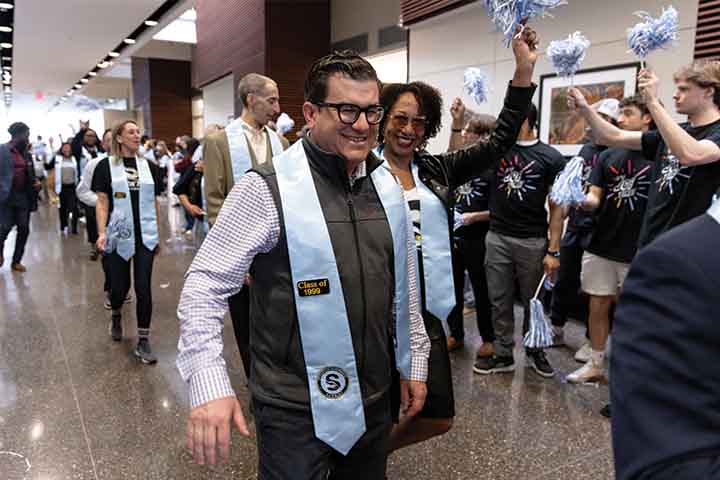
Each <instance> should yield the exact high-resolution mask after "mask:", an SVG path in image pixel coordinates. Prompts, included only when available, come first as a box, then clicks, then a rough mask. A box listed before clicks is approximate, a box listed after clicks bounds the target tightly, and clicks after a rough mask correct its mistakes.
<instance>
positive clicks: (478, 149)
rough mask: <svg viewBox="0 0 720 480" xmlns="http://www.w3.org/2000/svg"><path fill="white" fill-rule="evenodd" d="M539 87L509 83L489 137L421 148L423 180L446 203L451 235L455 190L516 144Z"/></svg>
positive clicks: (418, 160)
mask: <svg viewBox="0 0 720 480" xmlns="http://www.w3.org/2000/svg"><path fill="white" fill-rule="evenodd" d="M535 89H536V85H534V84H533V85H532V86H530V87H514V86H513V85H512V84H510V85H508V89H507V93H506V95H505V103H504V105H503V109H502V111H501V112H500V115H499V116H498V120H497V126H496V127H495V130H494V131H493V133H492V134H491V135H490V136H489V137H488V138H487V139H485V140H481V141H479V142H477V143H475V144H474V145H471V146H469V147H466V148H463V149H461V150H457V151H455V152H447V153H443V154H440V155H432V154H430V153H428V152H419V153H417V154H416V155H415V159H414V162H415V163H416V164H417V166H418V176H419V177H420V181H421V182H423V183H424V184H425V186H427V187H428V188H429V189H430V190H432V191H433V192H434V193H435V195H437V197H438V198H439V199H440V200H441V201H442V202H443V204H444V205H445V210H446V212H447V215H448V228H449V230H450V234H451V235H452V228H453V223H454V222H453V215H454V214H453V208H454V207H455V198H454V196H453V194H452V193H453V191H454V190H455V189H456V188H457V187H459V186H461V185H463V184H465V183H467V182H469V181H470V180H472V179H473V178H476V177H479V176H480V175H481V174H482V173H483V172H484V171H485V170H487V169H488V168H490V167H492V166H493V165H495V163H496V162H498V161H499V160H500V159H502V157H503V155H505V152H507V151H508V150H509V149H510V147H512V146H513V145H514V144H515V141H516V140H517V137H518V134H519V133H520V127H521V126H522V124H523V122H524V121H525V117H526V116H527V111H528V109H529V107H530V102H531V101H532V97H533V94H534V93H535Z"/></svg>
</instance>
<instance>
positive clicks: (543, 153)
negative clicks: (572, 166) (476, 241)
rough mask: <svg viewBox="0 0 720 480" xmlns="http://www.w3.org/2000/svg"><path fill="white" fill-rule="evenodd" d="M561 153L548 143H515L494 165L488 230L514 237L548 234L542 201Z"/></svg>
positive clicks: (559, 164)
mask: <svg viewBox="0 0 720 480" xmlns="http://www.w3.org/2000/svg"><path fill="white" fill-rule="evenodd" d="M564 167H565V159H564V158H563V156H562V155H561V154H560V152H558V151H557V150H555V149H554V148H552V147H551V146H549V145H547V144H545V143H542V142H537V143H535V144H533V145H529V146H527V145H519V144H515V145H514V146H513V147H512V148H511V149H510V150H508V151H507V152H506V153H505V155H504V158H503V159H501V160H500V161H499V162H498V163H497V165H496V168H495V172H494V174H493V176H492V177H491V182H490V191H491V195H490V230H491V231H493V232H495V233H499V234H501V235H507V236H510V237H517V238H533V237H543V238H545V237H547V231H548V212H547V210H546V208H545V202H546V199H547V196H548V193H549V192H550V188H551V187H552V184H553V182H554V181H555V178H556V177H557V175H558V174H559V173H560V172H561V171H562V169H563V168H564Z"/></svg>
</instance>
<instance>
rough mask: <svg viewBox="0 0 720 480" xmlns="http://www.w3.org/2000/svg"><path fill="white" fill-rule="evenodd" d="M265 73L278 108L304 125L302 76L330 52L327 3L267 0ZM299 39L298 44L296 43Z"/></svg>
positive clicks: (303, 79)
mask: <svg viewBox="0 0 720 480" xmlns="http://www.w3.org/2000/svg"><path fill="white" fill-rule="evenodd" d="M266 9H267V15H266V19H265V22H266V51H267V57H266V60H265V74H266V75H267V76H269V77H270V78H272V79H273V80H275V81H276V82H277V84H278V89H279V90H280V107H281V109H282V111H284V112H286V113H287V114H288V115H290V117H291V118H292V119H293V120H295V130H294V131H293V133H292V135H290V137H291V139H293V138H295V135H294V132H295V131H297V130H299V129H300V127H302V126H303V125H304V124H305V119H304V118H303V114H302V104H303V102H304V93H303V92H304V87H305V77H306V76H307V72H308V70H309V68H310V66H311V65H312V63H313V62H314V61H315V60H317V59H318V58H320V57H322V56H323V55H326V54H328V53H329V52H330V2H329V1H327V0H315V1H303V2H298V1H293V0H286V1H282V0H268V3H267V5H266ZM300 39H302V41H299V40H300Z"/></svg>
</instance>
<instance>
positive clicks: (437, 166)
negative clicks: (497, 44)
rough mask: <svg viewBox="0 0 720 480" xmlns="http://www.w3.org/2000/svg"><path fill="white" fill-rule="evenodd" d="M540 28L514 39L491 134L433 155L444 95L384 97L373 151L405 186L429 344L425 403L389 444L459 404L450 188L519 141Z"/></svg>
mask: <svg viewBox="0 0 720 480" xmlns="http://www.w3.org/2000/svg"><path fill="white" fill-rule="evenodd" d="M536 48H537V38H536V34H535V32H534V31H533V30H532V29H531V28H528V27H526V28H525V30H524V33H523V34H522V35H521V36H519V37H518V38H516V39H515V40H514V41H513V51H514V53H515V58H516V70H515V76H514V77H513V80H512V82H511V84H510V86H509V87H508V92H507V96H506V97H505V104H504V107H503V110H502V111H501V112H500V115H499V118H498V124H497V128H496V129H495V130H494V132H493V133H492V134H491V135H490V136H489V137H487V138H486V139H481V140H479V141H478V142H477V143H475V144H473V145H471V146H469V147H467V148H465V149H461V150H458V151H455V152H448V153H445V154H441V155H432V154H430V153H428V152H427V151H426V150H425V146H426V145H427V142H428V140H429V139H431V138H433V137H434V136H435V135H437V133H438V132H439V131H440V127H441V119H442V98H441V96H440V93H439V92H438V90H436V89H435V88H433V87H431V86H429V85H427V84H425V83H422V82H412V83H409V84H390V85H387V86H386V87H385V88H383V91H382V93H381V95H380V103H381V104H382V105H383V107H384V109H385V112H386V114H385V116H384V118H383V119H382V121H381V123H380V130H379V145H378V147H377V148H376V150H375V152H376V154H377V155H378V156H380V157H382V158H384V159H385V163H384V166H385V168H387V169H388V170H390V171H391V172H392V173H393V175H395V177H396V178H397V180H398V182H399V183H400V185H401V186H402V188H403V190H404V191H405V197H406V199H407V201H408V204H409V207H410V212H411V218H412V221H413V227H414V233H415V240H416V244H417V252H418V265H419V267H420V268H419V275H418V276H419V278H418V282H419V284H420V287H421V292H422V311H423V318H424V320H425V328H426V329H427V333H428V336H429V337H430V341H431V344H432V347H431V351H430V358H429V374H428V379H427V398H426V401H425V406H424V407H423V410H422V411H421V412H420V414H419V415H417V416H416V417H412V418H408V417H404V418H400V421H399V423H398V425H396V426H395V428H394V429H393V432H392V434H391V443H390V450H391V451H393V450H397V449H399V448H402V447H405V446H407V445H411V444H414V443H418V442H421V441H424V440H427V439H429V438H431V437H434V436H437V435H442V434H444V433H445V432H447V431H448V430H449V429H450V428H451V426H452V422H453V417H454V416H455V405H454V396H453V388H452V375H451V372H450V358H449V355H448V349H447V343H446V339H445V333H444V331H443V327H442V321H443V320H447V318H448V315H449V314H450V312H451V311H452V309H453V307H454V306H455V304H456V299H455V293H454V286H453V271H452V248H451V238H452V231H453V227H454V214H453V207H454V199H453V196H452V194H451V193H452V192H453V191H454V190H455V189H456V188H457V187H459V186H460V185H463V184H464V183H466V182H468V181H470V180H471V179H473V178H475V177H477V176H479V175H481V174H482V173H483V171H484V170H486V169H487V168H488V167H490V166H491V165H493V163H495V162H496V161H498V160H499V159H500V158H502V155H503V154H504V153H505V152H506V151H507V150H508V149H509V148H510V147H512V145H513V144H514V143H515V139H516V138H517V136H518V132H519V131H520V127H521V125H522V123H523V121H524V120H525V116H526V114H527V111H528V108H529V106H530V101H531V99H532V96H533V93H534V91H535V86H534V85H533V84H532V81H531V79H532V73H533V69H534V65H535V61H536V60H537V54H536Z"/></svg>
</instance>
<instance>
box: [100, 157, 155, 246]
mask: <svg viewBox="0 0 720 480" xmlns="http://www.w3.org/2000/svg"><path fill="white" fill-rule="evenodd" d="M123 163H124V165H125V174H126V175H127V182H128V190H130V203H131V204H132V212H133V223H134V225H135V240H136V241H142V235H141V230H140V174H139V173H138V168H137V160H136V159H135V158H134V157H132V158H123ZM147 165H148V167H149V168H150V173H151V174H152V177H153V182H154V183H155V196H156V197H157V196H160V195H161V193H162V184H161V182H160V175H159V173H158V167H157V165H155V164H154V163H152V162H147ZM91 189H92V191H93V192H100V193H105V194H107V196H108V199H109V201H110V209H109V211H108V221H110V215H109V214H110V213H111V212H112V211H113V189H112V174H111V173H110V160H109V159H108V158H103V159H102V160H100V162H99V163H98V165H97V167H95V172H94V173H93V179H92V185H91Z"/></svg>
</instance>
